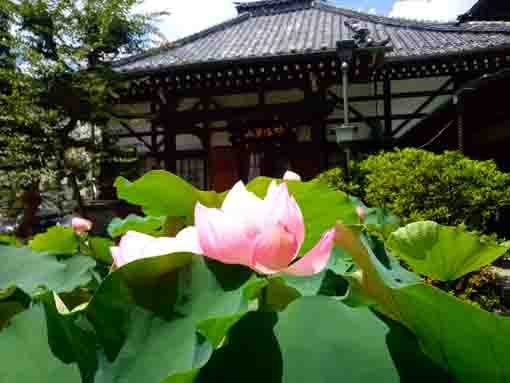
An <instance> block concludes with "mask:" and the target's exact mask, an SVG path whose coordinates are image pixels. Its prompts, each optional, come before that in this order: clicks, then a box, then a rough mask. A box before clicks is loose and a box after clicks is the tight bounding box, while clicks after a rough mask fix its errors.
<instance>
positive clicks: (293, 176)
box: [283, 170, 301, 181]
mask: <svg viewBox="0 0 510 383" xmlns="http://www.w3.org/2000/svg"><path fill="white" fill-rule="evenodd" d="M283 179H284V180H285V181H301V176H300V175H299V174H297V173H294V172H292V171H290V170H287V171H286V172H285V174H284V175H283Z"/></svg>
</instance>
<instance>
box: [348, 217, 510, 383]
mask: <svg viewBox="0 0 510 383" xmlns="http://www.w3.org/2000/svg"><path fill="white" fill-rule="evenodd" d="M338 232H339V233H341V237H339V238H341V243H339V244H338V245H341V246H343V247H344V248H345V249H347V250H348V251H349V252H350V253H351V254H352V256H353V258H354V260H355V262H356V263H357V264H358V266H359V267H360V268H361V270H362V273H363V274H362V278H361V286H362V287H363V289H364V291H365V293H366V294H367V295H369V296H370V297H371V298H372V299H373V300H374V301H375V302H376V303H377V309H378V310H380V311H382V312H384V313H386V314H387V315H389V316H391V317H392V318H394V319H395V320H398V321H399V322H400V323H402V324H404V325H405V326H406V327H408V328H409V329H410V330H411V331H412V332H413V333H414V334H415V335H416V336H417V338H418V340H419V342H420V345H421V346H422V348H423V350H424V352H425V353H426V354H427V355H428V356H429V357H430V358H432V359H433V360H434V361H435V362H436V363H438V364H440V365H441V366H443V368H444V369H446V370H448V371H449V372H450V373H451V374H452V375H453V376H454V377H455V379H456V380H457V381H458V382H460V383H475V382H481V381H488V382H491V383H500V382H501V383H504V382H507V381H509V380H510V367H509V366H510V356H509V355H510V354H509V353H508V352H507V350H508V349H509V347H510V318H505V317H501V316H498V315H495V314H492V313H488V312H486V311H483V310H481V309H479V308H477V307H474V306H472V305H468V304H466V303H464V302H462V301H460V300H458V299H457V298H455V297H453V296H451V295H449V294H447V293H445V292H443V291H441V290H439V289H436V288H434V287H432V286H430V285H426V284H424V283H414V284H409V283H408V284H400V285H399V284H395V283H392V282H391V281H390V280H389V279H387V278H386V277H385V275H384V272H385V271H384V270H385V267H384V266H383V265H382V264H381V263H380V262H379V260H378V259H377V258H376V257H375V255H374V254H373V253H372V251H371V249H370V248H369V247H367V246H364V245H363V243H362V241H360V239H359V238H358V237H357V235H356V233H355V232H353V231H352V230H349V229H348V228H346V227H342V226H339V227H338Z"/></svg>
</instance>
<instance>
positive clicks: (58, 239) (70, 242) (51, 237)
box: [29, 226, 79, 255]
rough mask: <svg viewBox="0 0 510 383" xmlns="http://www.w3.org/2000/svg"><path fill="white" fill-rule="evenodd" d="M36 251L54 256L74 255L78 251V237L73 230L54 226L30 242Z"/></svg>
mask: <svg viewBox="0 0 510 383" xmlns="http://www.w3.org/2000/svg"><path fill="white" fill-rule="evenodd" d="M29 246H30V248H31V249H32V250H34V251H39V252H42V253H48V254H53V255H72V254H74V253H75V252H76V251H77V250H78V246H79V241H78V237H77V235H76V234H75V232H74V231H73V229H71V228H67V227H64V226H54V227H51V228H50V229H48V231H47V232H46V233H43V234H38V235H36V236H35V237H34V239H32V240H31V241H30V242H29Z"/></svg>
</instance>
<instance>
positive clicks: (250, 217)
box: [221, 181, 263, 238]
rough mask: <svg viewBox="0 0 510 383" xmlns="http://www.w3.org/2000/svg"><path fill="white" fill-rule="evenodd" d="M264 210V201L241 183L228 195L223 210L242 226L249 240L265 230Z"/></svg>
mask: <svg viewBox="0 0 510 383" xmlns="http://www.w3.org/2000/svg"><path fill="white" fill-rule="evenodd" d="M262 208H263V201H262V200H261V199H260V198H258V197H257V196H256V195H255V194H253V193H252V192H249V191H248V190H246V188H245V186H244V184H243V183H242V181H239V182H238V183H237V184H235V186H234V187H233V188H232V190H231V191H230V192H229V193H228V194H227V197H226V198H225V201H224V202H223V206H222V208H221V210H222V211H223V212H224V213H226V214H228V215H229V216H231V217H233V219H234V220H235V221H237V222H238V223H239V224H240V225H242V227H243V231H244V233H245V234H246V235H247V236H248V237H249V238H255V237H256V236H257V235H258V234H259V233H260V232H261V231H262V229H263V225H262V215H261V211H262Z"/></svg>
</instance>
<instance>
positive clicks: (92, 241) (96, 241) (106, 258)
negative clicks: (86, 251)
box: [89, 237, 115, 265]
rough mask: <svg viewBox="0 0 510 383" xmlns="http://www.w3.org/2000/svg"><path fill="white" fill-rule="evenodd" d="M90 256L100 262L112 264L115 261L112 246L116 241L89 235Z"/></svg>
mask: <svg viewBox="0 0 510 383" xmlns="http://www.w3.org/2000/svg"><path fill="white" fill-rule="evenodd" d="M89 245H90V256H91V257H93V258H94V259H97V260H98V261H99V262H101V263H104V264H107V265H111V264H112V263H113V258H112V254H111V251H110V248H111V247H112V246H115V243H114V242H113V241H111V240H109V239H107V238H101V237H89Z"/></svg>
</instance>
